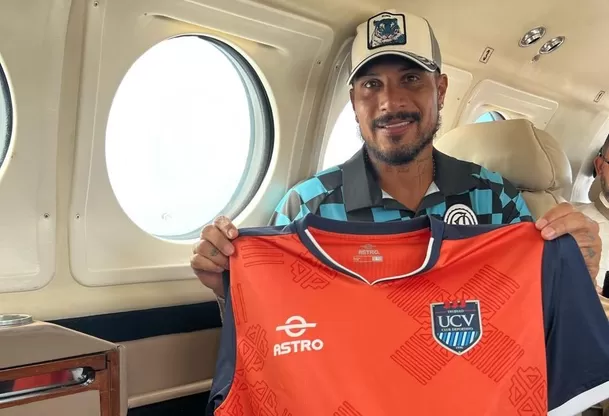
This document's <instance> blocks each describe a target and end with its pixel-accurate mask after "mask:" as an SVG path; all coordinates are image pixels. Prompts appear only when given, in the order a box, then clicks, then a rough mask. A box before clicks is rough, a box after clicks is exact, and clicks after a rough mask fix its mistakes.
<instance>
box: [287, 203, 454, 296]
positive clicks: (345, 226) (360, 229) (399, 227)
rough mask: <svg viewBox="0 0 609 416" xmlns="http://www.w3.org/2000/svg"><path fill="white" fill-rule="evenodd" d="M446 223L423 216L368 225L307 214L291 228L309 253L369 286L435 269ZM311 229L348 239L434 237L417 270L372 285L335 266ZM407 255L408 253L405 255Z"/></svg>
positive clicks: (345, 269) (344, 268)
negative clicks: (422, 234) (423, 232)
mask: <svg viewBox="0 0 609 416" xmlns="http://www.w3.org/2000/svg"><path fill="white" fill-rule="evenodd" d="M444 225H445V224H444V222H443V221H441V220H439V219H436V218H434V217H432V216H421V217H417V218H414V219H412V220H409V221H399V222H385V223H369V222H358V221H338V220H333V219H329V218H323V217H319V216H316V215H313V214H307V215H305V216H304V217H303V218H301V219H300V220H297V221H294V222H293V223H292V226H293V227H294V229H295V231H296V233H297V234H298V236H299V238H300V240H301V241H302V243H303V244H304V245H305V246H306V247H307V249H308V250H309V252H310V253H311V254H313V255H314V256H315V257H316V258H317V259H318V260H319V261H320V262H322V263H323V264H325V265H326V266H328V267H330V268H332V269H334V270H336V271H338V272H340V273H343V274H346V275H349V276H351V277H353V278H356V279H358V280H361V281H363V282H365V283H367V284H369V285H373V284H376V283H380V282H387V281H391V280H398V279H402V278H405V277H410V276H416V275H418V274H421V273H424V272H426V271H428V270H430V269H432V268H433V267H434V265H435V264H436V262H437V261H438V258H439V257H440V247H441V246H442V239H443V236H444ZM309 227H311V228H317V229H319V230H324V231H329V232H334V233H340V234H345V235H361V236H365V235H392V234H393V235H395V234H403V233H408V232H414V231H420V230H424V229H431V237H430V239H429V244H428V246H427V255H426V257H425V260H424V262H423V264H421V266H420V267H419V268H418V269H415V270H412V271H410V272H408V273H406V274H403V275H399V276H390V277H385V278H382V279H378V280H376V281H375V282H374V283H370V282H369V281H368V280H366V278H365V277H364V276H361V275H359V274H357V273H355V272H353V271H352V270H349V269H348V268H346V267H345V266H343V265H341V264H340V263H338V262H336V261H335V260H334V259H332V257H331V256H329V255H328V254H327V253H326V252H325V251H324V250H323V248H322V247H321V246H320V245H319V243H317V241H316V240H315V237H314V236H313V235H312V233H311V232H310V231H309ZM404 254H405V255H407V253H404Z"/></svg>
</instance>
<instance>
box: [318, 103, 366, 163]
mask: <svg viewBox="0 0 609 416" xmlns="http://www.w3.org/2000/svg"><path fill="white" fill-rule="evenodd" d="M363 143H364V141H363V140H362V137H361V135H360V133H359V130H358V126H357V122H356V121H355V114H354V113H353V107H352V106H351V102H348V103H347V105H346V106H345V108H343V111H341V113H340V115H339V116H338V119H336V124H334V128H333V129H332V133H330V138H329V139H328V144H327V145H326V150H325V152H324V155H323V162H322V167H321V168H322V170H323V169H327V168H330V167H332V166H335V165H339V164H341V163H344V162H346V161H347V160H348V159H349V158H350V157H351V156H353V154H354V153H355V152H357V151H358V150H359V149H360V148H361V147H362V144H363Z"/></svg>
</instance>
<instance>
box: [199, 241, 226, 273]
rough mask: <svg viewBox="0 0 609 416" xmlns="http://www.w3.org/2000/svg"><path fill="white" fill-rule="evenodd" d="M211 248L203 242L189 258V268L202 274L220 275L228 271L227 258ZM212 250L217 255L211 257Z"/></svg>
mask: <svg viewBox="0 0 609 416" xmlns="http://www.w3.org/2000/svg"><path fill="white" fill-rule="evenodd" d="M208 247H211V244H209V243H207V244H206V242H203V243H202V244H200V245H199V247H198V250H197V252H195V253H194V254H193V256H192V257H191V258H190V267H192V268H193V270H201V271H204V272H213V273H222V272H223V271H224V270H227V269H228V258H227V257H226V256H224V255H222V254H220V253H219V252H218V250H216V249H214V248H213V247H211V248H208ZM212 250H215V251H216V252H217V253H218V254H217V255H216V256H212V254H213V253H212Z"/></svg>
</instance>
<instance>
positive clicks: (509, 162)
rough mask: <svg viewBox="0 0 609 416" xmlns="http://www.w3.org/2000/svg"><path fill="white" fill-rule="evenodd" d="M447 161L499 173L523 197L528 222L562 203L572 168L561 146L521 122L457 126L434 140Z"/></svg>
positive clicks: (547, 135) (542, 132)
mask: <svg viewBox="0 0 609 416" xmlns="http://www.w3.org/2000/svg"><path fill="white" fill-rule="evenodd" d="M435 147H436V148H437V149H438V150H439V151H441V152H443V153H446V154H447V155H450V156H453V157H456V158H457V159H461V160H467V161H470V162H473V163H476V164H478V165H481V166H483V167H485V168H486V169H488V170H491V171H494V172H497V173H499V174H500V175H501V176H503V177H504V178H506V179H507V180H508V181H510V182H511V183H512V184H513V185H514V186H516V188H518V189H519V190H520V191H521V192H522V196H523V197H524V200H525V202H526V203H527V205H528V207H529V209H530V211H531V213H532V214H533V217H535V218H539V217H540V216H542V215H543V214H545V213H546V212H547V211H548V210H549V209H550V208H552V207H553V206H555V205H556V204H558V203H560V202H564V201H565V199H564V198H563V197H562V196H561V193H562V191H563V189H564V188H565V187H567V186H570V185H571V182H572V175H571V164H570V163H569V159H568V158H567V155H566V154H565V152H564V151H563V150H562V148H561V146H560V144H559V143H558V142H557V141H556V140H555V139H554V138H553V137H552V136H551V135H550V134H548V133H547V132H545V131H543V130H540V129H538V128H536V127H535V126H533V124H532V123H531V122H530V121H528V120H524V119H516V120H502V121H493V122H488V123H474V124H466V125H463V126H459V127H457V128H455V129H453V130H451V131H448V132H447V133H446V134H444V135H443V136H442V137H440V138H439V139H437V140H436V142H435Z"/></svg>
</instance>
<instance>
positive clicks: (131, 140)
mask: <svg viewBox="0 0 609 416" xmlns="http://www.w3.org/2000/svg"><path fill="white" fill-rule="evenodd" d="M272 123H273V121H272V115H271V112H270V105H269V102H268V98H267V95H266V93H265V91H264V89H263V87H262V84H261V82H260V79H259V78H258V76H257V75H256V74H255V72H254V70H253V69H252V67H251V66H250V65H249V64H248V62H247V61H246V59H245V58H243V56H241V55H240V54H238V53H237V52H236V51H235V50H234V49H233V48H231V47H229V46H228V45H225V44H224V43H221V42H219V41H217V40H215V39H207V38H203V37H199V36H180V37H176V38H171V39H167V40H164V41H162V42H160V43H158V44H156V45H155V46H153V47H152V48H150V49H149V50H148V51H146V52H145V53H144V54H143V55H142V56H141V57H140V58H139V59H137V60H136V62H135V63H134V64H133V65H132V66H131V68H130V69H129V71H128V72H127V74H126V75H125V77H124V78H123V80H122V82H121V84H120V86H119V88H118V90H117V92H116V95H115V97H114V100H113V102H112V107H111V110H110V114H109V118H108V125H107V131H106V163H107V168H108V175H109V179H110V183H111V185H112V189H113V191H114V193H115V195H116V197H117V199H118V201H119V204H120V205H121V207H122V209H123V210H124V212H125V213H126V215H127V216H129V218H130V219H131V220H132V221H133V222H134V223H135V224H136V225H137V226H139V227H140V228H141V229H143V230H144V231H146V232H148V233H150V234H152V235H154V236H157V237H160V238H164V239H172V240H185V239H191V238H196V237H197V235H198V234H199V232H200V230H201V228H202V227H203V226H204V225H205V224H206V223H208V222H210V221H211V220H213V218H215V217H216V216H217V215H219V214H223V215H228V216H229V217H231V218H234V217H235V216H236V215H237V214H238V213H239V212H241V211H242V210H243V209H244V208H245V206H246V205H247V204H248V202H249V201H250V200H251V198H252V196H253V194H254V193H255V192H256V191H257V190H258V187H259V186H260V183H261V182H262V179H263V177H264V175H265V173H266V170H267V168H268V165H269V161H270V157H271V153H272V146H273V137H272V132H273V129H272Z"/></svg>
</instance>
